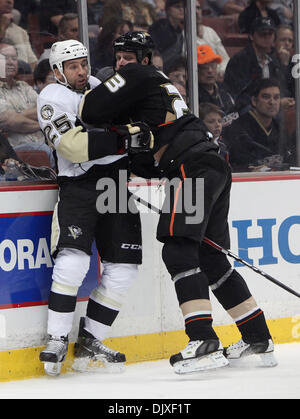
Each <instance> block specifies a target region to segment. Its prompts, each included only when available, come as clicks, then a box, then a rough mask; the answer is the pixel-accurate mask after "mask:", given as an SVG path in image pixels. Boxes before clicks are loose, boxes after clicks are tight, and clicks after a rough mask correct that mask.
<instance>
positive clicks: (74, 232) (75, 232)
mask: <svg viewBox="0 0 300 419" xmlns="http://www.w3.org/2000/svg"><path fill="white" fill-rule="evenodd" d="M68 229H69V232H70V233H69V234H68V237H73V239H74V240H76V239H78V237H79V236H81V235H82V230H81V228H80V227H77V226H69V227H68Z"/></svg>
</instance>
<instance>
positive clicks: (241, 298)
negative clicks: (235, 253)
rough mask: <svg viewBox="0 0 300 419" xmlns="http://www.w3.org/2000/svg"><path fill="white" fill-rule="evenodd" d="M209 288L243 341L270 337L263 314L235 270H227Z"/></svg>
mask: <svg viewBox="0 0 300 419" xmlns="http://www.w3.org/2000/svg"><path fill="white" fill-rule="evenodd" d="M211 289H212V291H213V293H214V295H215V296H216V297H217V299H218V301H219V302H220V303H221V304H222V306H223V307H224V308H225V310H227V312H228V314H229V315H230V316H231V317H232V318H233V320H234V321H235V323H236V325H237V327H238V329H239V330H240V332H241V335H242V337H243V340H244V341H245V342H247V343H250V342H251V343H254V342H260V341H262V340H267V339H269V338H270V332H269V330H268V326H267V324H266V320H265V317H264V314H263V312H262V310H261V309H260V308H259V307H258V306H257V303H256V301H255V300H254V298H253V297H252V295H251V292H250V290H249V288H248V286H247V284H246V282H245V280H244V279H243V277H242V276H241V275H240V274H239V273H238V272H237V271H236V270H233V269H230V270H228V271H227V272H226V273H225V274H224V275H223V276H222V277H220V278H219V280H218V281H217V282H215V284H213V285H211Z"/></svg>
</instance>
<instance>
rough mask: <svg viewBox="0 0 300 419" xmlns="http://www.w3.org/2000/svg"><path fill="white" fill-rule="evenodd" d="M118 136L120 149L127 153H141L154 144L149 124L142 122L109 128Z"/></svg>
mask: <svg viewBox="0 0 300 419" xmlns="http://www.w3.org/2000/svg"><path fill="white" fill-rule="evenodd" d="M111 130H112V131H115V132H117V134H118V135H119V136H120V149H122V148H124V150H125V151H127V152H128V153H129V154H136V153H143V152H147V151H149V150H151V149H152V148H153V146H154V137H153V134H152V132H151V130H150V128H149V126H148V125H147V124H146V123H144V122H135V123H132V124H127V125H117V126H113V127H112V128H111Z"/></svg>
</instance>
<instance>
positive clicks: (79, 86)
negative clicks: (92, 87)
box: [74, 79, 89, 93]
mask: <svg viewBox="0 0 300 419" xmlns="http://www.w3.org/2000/svg"><path fill="white" fill-rule="evenodd" d="M83 81H84V83H83ZM88 86H89V83H88V79H83V80H82V83H80V82H77V83H76V84H75V86H74V90H75V92H78V93H84V92H85V91H86V90H87V89H88Z"/></svg>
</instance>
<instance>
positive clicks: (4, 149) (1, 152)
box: [0, 133, 19, 167]
mask: <svg viewBox="0 0 300 419" xmlns="http://www.w3.org/2000/svg"><path fill="white" fill-rule="evenodd" d="M6 159H14V160H19V159H18V156H17V154H16V152H15V150H14V149H13V148H12V146H11V145H10V144H9V141H8V139H7V138H6V137H5V135H3V134H2V133H0V167H1V166H2V164H3V163H4V161H5V160H6Z"/></svg>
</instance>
